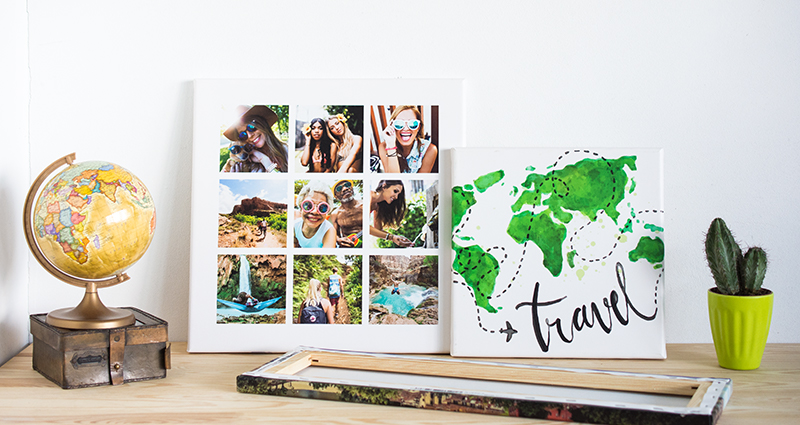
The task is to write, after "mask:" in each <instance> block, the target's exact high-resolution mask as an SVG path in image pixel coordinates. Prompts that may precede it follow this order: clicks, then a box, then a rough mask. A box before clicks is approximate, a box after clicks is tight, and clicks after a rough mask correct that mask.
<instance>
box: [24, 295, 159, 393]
mask: <svg viewBox="0 0 800 425" xmlns="http://www.w3.org/2000/svg"><path fill="white" fill-rule="evenodd" d="M125 309H126V310H131V311H133V314H134V317H135V318H136V322H135V323H134V324H133V325H130V326H126V327H122V328H116V329H91V330H71V329H63V328H57V327H55V326H50V325H48V324H47V323H46V322H45V319H46V317H47V314H32V315H31V334H33V369H35V370H36V371H37V372H39V373H41V374H42V375H44V376H45V377H46V378H47V379H49V380H51V381H53V382H55V383H56V384H58V385H59V386H60V387H61V388H65V389H71V388H83V387H93V386H98V385H118V384H122V383H126V382H135V381H143V380H148V379H160V378H165V377H166V376H167V369H169V368H170V349H169V343H168V342H167V339H168V337H167V322H165V321H164V320H161V319H159V318H158V317H155V316H152V315H150V314H147V313H145V312H143V311H141V310H139V309H136V308H132V307H126V308H125Z"/></svg>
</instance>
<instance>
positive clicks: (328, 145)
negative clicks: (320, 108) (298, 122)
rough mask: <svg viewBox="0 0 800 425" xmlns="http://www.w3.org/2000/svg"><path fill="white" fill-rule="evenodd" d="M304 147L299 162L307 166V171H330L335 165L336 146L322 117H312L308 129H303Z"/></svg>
mask: <svg viewBox="0 0 800 425" xmlns="http://www.w3.org/2000/svg"><path fill="white" fill-rule="evenodd" d="M303 133H304V134H305V136H306V147H305V148H304V149H303V156H302V157H301V158H300V164H302V165H303V166H304V167H308V172H309V173H331V172H333V171H335V170H334V166H335V165H336V161H335V160H336V155H337V152H338V146H337V145H336V143H334V141H333V140H331V137H330V135H329V134H328V125H327V123H326V122H325V120H323V119H322V118H314V119H312V120H311V125H309V126H308V129H303Z"/></svg>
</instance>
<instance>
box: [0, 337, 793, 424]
mask: <svg viewBox="0 0 800 425" xmlns="http://www.w3.org/2000/svg"><path fill="white" fill-rule="evenodd" d="M31 353H32V347H31V346H28V347H27V348H26V349H25V350H23V351H22V352H21V353H20V354H19V355H17V356H16V357H14V358H13V359H11V360H9V361H8V363H6V364H5V365H3V367H2V368H0V423H14V424H17V423H70V424H116V423H135V424H151V423H158V424H162V423H219V424H234V423H236V424H238V423H251V422H252V423H281V424H282V423H291V424H406V423H414V424H442V423H448V424H450V423H453V424H485V423H492V424H495V423H496V424H522V423H526V424H532V423H554V422H548V421H541V420H531V419H520V418H507V417H497V416H489V415H479V414H470V413H454V412H439V411H430V410H421V409H411V408H405V407H389V406H375V405H362V404H355V403H344V402H335V401H323V400H309V399H301V398H290V397H275V396H264V395H253V394H240V393H238V392H236V376H237V375H239V374H241V373H243V372H247V371H250V370H252V369H255V368H256V367H258V366H261V365H262V364H264V363H266V362H267V361H269V360H271V359H273V358H274V357H276V355H273V354H189V353H187V352H186V343H181V342H178V343H173V344H172V369H170V370H169V371H168V372H167V378H166V379H158V380H153V381H143V382H136V383H130V384H125V385H120V386H114V387H112V386H104V387H93V388H83V389H74V390H62V389H61V388H59V387H58V386H56V385H55V384H53V383H52V382H50V381H48V380H47V379H46V378H44V377H42V376H41V375H39V373H38V372H36V371H34V370H33V369H32V367H31ZM500 361H502V362H509V363H511V362H517V363H527V364H540V365H548V366H560V367H576V368H587V369H603V370H620V371H628V372H640V373H654V374H665V375H681V376H696V377H715V378H731V379H732V380H733V396H732V397H731V400H730V402H729V403H728V406H727V407H726V408H725V410H724V411H723V413H722V417H721V419H720V421H719V422H718V423H719V424H721V425H734V424H748V425H749V424H771V425H772V424H800V344H770V345H768V346H767V350H766V352H765V354H764V359H763V361H762V363H761V368H759V369H757V370H754V371H746V372H745V371H734V370H727V369H722V368H720V367H719V366H718V364H717V359H716V355H715V354H714V347H713V345H711V344H669V345H667V360H543V359H501V360H500Z"/></svg>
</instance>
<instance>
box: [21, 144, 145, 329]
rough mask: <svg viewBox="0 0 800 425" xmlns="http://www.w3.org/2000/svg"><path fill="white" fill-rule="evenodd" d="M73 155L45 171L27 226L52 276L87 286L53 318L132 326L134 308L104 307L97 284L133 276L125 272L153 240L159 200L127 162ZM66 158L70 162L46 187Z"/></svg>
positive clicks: (60, 322)
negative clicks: (78, 158) (125, 165)
mask: <svg viewBox="0 0 800 425" xmlns="http://www.w3.org/2000/svg"><path fill="white" fill-rule="evenodd" d="M74 159H75V154H71V155H67V156H65V157H63V158H61V159H60V160H58V161H56V162H54V163H53V164H51V165H50V166H49V167H48V168H47V169H45V170H44V171H43V172H42V173H41V174H40V175H39V177H38V178H37V179H36V181H35V182H34V183H33V185H32V186H31V189H30V191H29V192H28V198H27V199H26V202H25V211H24V220H25V223H24V224H25V227H24V228H25V234H26V238H27V241H28V245H29V246H30V248H31V251H32V252H33V255H34V257H35V258H36V259H37V260H38V261H39V263H40V264H41V265H42V266H43V267H44V268H45V269H46V270H47V271H48V272H49V273H51V274H52V275H53V276H55V277H57V278H59V279H61V280H62V281H64V282H67V283H69V284H72V285H76V286H81V287H85V288H86V295H85V296H84V300H83V301H82V302H81V304H79V305H78V306H77V307H76V308H74V309H69V310H66V309H62V310H56V311H53V312H51V313H50V314H49V315H48V317H47V321H48V323H50V324H53V325H54V326H60V327H67V328H72V329H95V328H111V327H119V326H127V325H129V324H132V323H133V321H134V319H133V313H131V312H130V311H126V310H123V309H109V308H107V307H105V306H104V305H103V304H102V302H100V299H99V297H98V296H97V288H102V287H107V286H112V285H116V284H118V283H121V282H123V281H125V280H127V279H128V276H127V275H126V274H125V273H124V271H125V270H127V269H128V268H129V267H130V266H131V265H133V264H134V263H136V261H138V260H139V259H140V258H141V257H142V256H143V255H144V253H145V251H147V248H148V247H149V246H150V242H151V241H152V240H153V233H154V231H155V227H156V210H155V204H154V203H153V198H152V196H151V195H150V191H149V190H147V187H145V185H144V183H142V181H141V180H139V178H138V177H136V176H135V175H134V174H133V173H131V172H130V171H128V170H126V169H125V168H123V167H121V166H119V165H116V164H113V163H111V162H106V161H86V162H80V163H73V160H74ZM64 164H67V165H69V166H68V167H67V168H65V169H63V170H61V171H58V172H57V173H56V174H55V176H54V177H53V178H51V179H50V180H49V181H48V182H47V183H45V184H44V185H42V182H43V181H44V180H45V179H46V178H48V177H49V176H50V175H51V174H53V173H55V172H56V170H57V169H58V168H59V167H61V166H63V165H64ZM40 187H41V193H39V196H38V198H37V199H36V202H35V203H34V202H33V201H32V199H33V196H34V195H35V194H36V192H37V191H38V190H39V188H40ZM51 316H52V317H51ZM51 322H52V323H51Z"/></svg>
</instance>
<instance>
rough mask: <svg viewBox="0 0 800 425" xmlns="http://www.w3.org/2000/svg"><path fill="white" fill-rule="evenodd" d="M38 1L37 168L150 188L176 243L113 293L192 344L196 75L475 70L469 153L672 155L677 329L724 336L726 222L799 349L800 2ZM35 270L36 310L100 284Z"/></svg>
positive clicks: (776, 319)
mask: <svg viewBox="0 0 800 425" xmlns="http://www.w3.org/2000/svg"><path fill="white" fill-rule="evenodd" d="M18 3H19V1H17V2H16V3H14V4H15V5H16V4H18ZM27 6H28V9H29V14H30V16H29V19H30V26H29V34H30V42H29V46H28V47H29V56H30V59H29V66H30V78H31V83H30V138H29V142H30V152H31V159H30V168H31V170H36V172H38V170H40V169H42V168H43V167H45V166H46V165H47V164H49V163H50V162H51V161H52V160H53V159H55V158H56V157H59V156H61V155H64V154H66V153H69V152H73V151H76V152H78V158H79V160H81V159H93V158H96V159H107V160H110V161H115V162H119V163H121V164H123V165H125V166H126V167H127V168H129V169H130V170H132V171H133V172H134V173H136V174H138V175H139V177H140V178H142V179H143V181H145V182H146V183H147V185H148V187H149V188H150V190H151V192H152V193H153V195H154V197H155V200H156V205H157V210H158V214H159V216H158V217H159V222H158V231H157V233H156V240H155V241H154V242H153V245H152V246H151V248H150V250H149V251H148V253H147V254H146V255H145V257H144V258H143V259H142V260H141V261H140V262H139V263H138V264H137V265H135V266H134V267H133V268H132V269H131V270H130V272H129V274H130V275H131V277H132V281H131V282H129V283H125V284H123V285H119V286H117V287H114V288H109V289H106V290H103V291H102V293H101V296H102V297H103V300H104V301H106V303H107V304H110V305H134V306H137V307H139V308H142V309H144V310H147V311H150V312H152V313H154V314H156V315H158V316H160V317H162V318H164V319H166V320H168V321H169V323H170V334H171V338H172V339H173V340H181V339H185V338H186V335H187V326H188V324H187V311H188V306H187V301H186V297H187V294H188V270H189V268H188V256H189V252H188V248H189V237H190V233H189V214H190V211H189V205H190V197H189V191H190V183H189V182H190V177H191V172H192V165H191V161H190V158H191V149H192V134H191V127H192V81H193V80H194V79H196V78H319V77H323V78H325V77H330V78H426V77H463V78H465V81H466V83H465V90H466V93H465V99H466V112H465V113H466V115H465V118H466V119H465V121H466V123H467V145H468V146H489V145H493V146H497V145H505V146H587V147H610V146H622V147H626V146H644V147H656V146H660V147H664V148H665V152H666V173H665V174H666V207H667V227H666V231H667V243H668V248H667V259H666V267H667V270H668V275H667V278H666V284H667V288H668V289H667V294H666V297H667V306H666V312H665V314H666V319H667V335H668V342H710V341H711V335H710V331H709V329H708V318H707V308H706V300H705V296H706V295H705V292H706V290H707V288H708V287H710V286H711V285H712V282H711V277H710V274H709V273H708V271H707V269H706V266H705V264H704V260H703V254H702V240H703V232H704V230H705V229H706V227H707V225H708V223H709V222H710V221H711V219H712V218H713V217H715V216H718V215H719V216H723V217H724V218H725V219H726V220H727V221H728V224H729V225H730V226H731V227H732V228H733V229H734V231H735V232H736V233H737V236H738V237H739V238H740V239H741V240H743V241H745V242H747V243H758V244H761V245H763V246H765V247H766V248H767V249H768V251H769V253H770V254H771V261H772V262H771V268H770V270H769V272H768V275H767V282H766V284H765V286H767V287H769V288H771V289H773V290H775V291H776V293H777V297H776V302H775V312H774V316H773V325H772V331H771V334H770V342H800V330H799V329H798V327H797V326H796V325H795V323H796V319H794V316H793V315H792V306H793V304H794V303H795V302H796V301H797V300H800V289H799V288H798V285H796V284H795V282H794V280H795V279H796V278H795V275H794V273H793V272H794V269H793V266H792V264H794V261H796V260H795V259H796V258H798V257H800V244H798V243H797V238H798V236H800V226H799V225H798V223H797V221H796V220H795V217H794V214H793V212H794V210H795V208H796V206H797V205H800V199H798V197H799V196H798V192H800V190H799V189H800V187H798V177H800V166H798V164H797V161H798V159H800V148H798V144H799V143H798V142H800V120H798V116H800V77H799V76H800V37H798V34H800V3H797V2H795V1H771V2H763V1H727V2H718V1H715V0H691V1H678V2H657V1H624V2H621V1H619V2H610V1H609V2H597V1H586V2H573V1H548V2H542V1H540V2H532V1H506V2H486V1H460V2H428V1H416V0H412V1H408V2H403V3H397V2H374V1H370V0H364V1H344V2H330V1H322V0H314V1H305V2H286V1H244V0H242V1H205V2H193V1H188V0H183V1H171V2H163V1H129V2H106V1H99V0H98V1H70V2H62V1H58V0H29V1H28V2H27ZM3 7H6V6H3ZM9 75H10V76H9V77H6V78H4V81H3V84H4V86H5V85H6V84H8V83H7V80H9V78H11V79H12V80H13V78H14V77H13V75H11V74H9ZM23 177H24V176H23ZM3 182H4V183H3V186H2V187H3V190H8V189H6V187H7V186H8V185H7V184H6V183H5V182H6V180H5V179H4V180H3ZM19 182H20V185H24V184H26V183H27V182H26V181H25V179H24V178H20V179H19ZM14 195H15V196H14V197H13V198H12V200H13V202H12V210H13V211H17V210H19V209H20V208H21V205H22V199H21V197H20V196H19V194H14ZM209 196H214V194H209ZM5 240H6V235H5V232H4V235H3V241H4V243H5ZM30 282H31V283H30V292H31V298H30V299H31V301H30V309H31V312H44V311H49V310H51V309H54V308H57V307H63V306H64V305H65V304H70V303H77V302H78V301H79V299H80V297H81V294H80V293H79V291H76V290H75V289H74V288H71V287H67V285H63V284H61V283H59V282H56V281H55V280H54V279H53V278H51V277H49V276H48V275H46V274H45V273H44V272H43V271H41V270H39V268H38V267H31V273H30ZM2 303H3V304H4V305H5V304H7V302H6V301H5V299H4V300H3V301H2ZM4 308H6V309H7V308H9V307H8V306H4ZM3 338H4V339H3V343H4V345H5V343H6V340H5V336H4V337H3Z"/></svg>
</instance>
